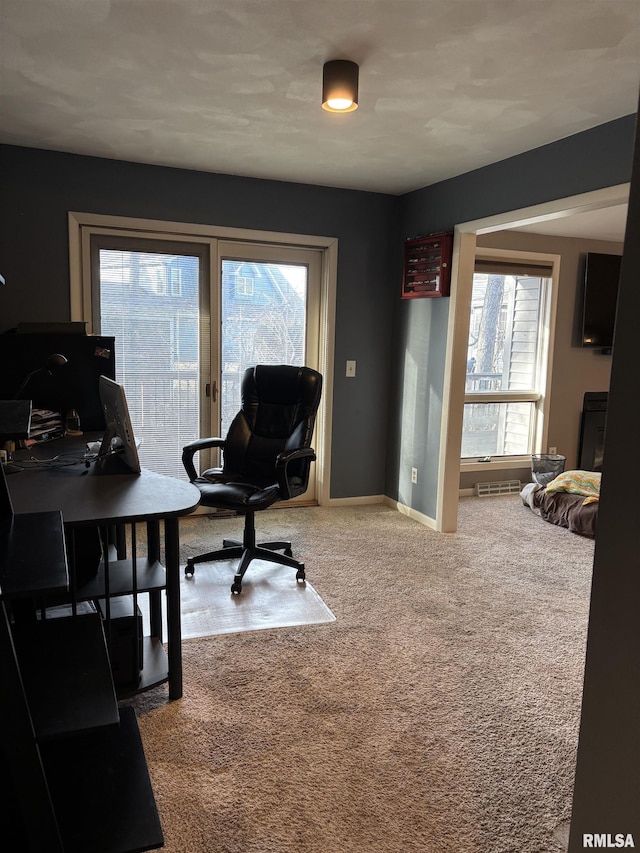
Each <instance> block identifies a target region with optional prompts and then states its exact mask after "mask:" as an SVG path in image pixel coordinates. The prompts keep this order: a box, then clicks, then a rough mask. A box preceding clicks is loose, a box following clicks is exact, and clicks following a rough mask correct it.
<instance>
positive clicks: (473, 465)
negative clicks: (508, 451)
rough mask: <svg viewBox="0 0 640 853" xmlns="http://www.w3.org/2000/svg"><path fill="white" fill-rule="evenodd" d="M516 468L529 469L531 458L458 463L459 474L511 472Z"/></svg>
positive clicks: (502, 458) (497, 457)
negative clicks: (496, 471)
mask: <svg viewBox="0 0 640 853" xmlns="http://www.w3.org/2000/svg"><path fill="white" fill-rule="evenodd" d="M517 468H528V469H531V456H496V457H495V458H494V459H492V461H491V462H481V461H480V460H479V459H474V460H471V461H469V462H460V473H464V472H465V471H489V470H491V469H496V470H503V471H504V470H513V469H517Z"/></svg>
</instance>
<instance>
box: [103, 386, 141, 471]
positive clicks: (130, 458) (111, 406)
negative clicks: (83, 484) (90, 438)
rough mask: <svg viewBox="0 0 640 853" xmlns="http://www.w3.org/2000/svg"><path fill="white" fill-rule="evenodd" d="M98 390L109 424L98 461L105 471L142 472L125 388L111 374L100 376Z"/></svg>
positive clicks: (106, 421) (105, 418)
mask: <svg viewBox="0 0 640 853" xmlns="http://www.w3.org/2000/svg"><path fill="white" fill-rule="evenodd" d="M99 390H100V402H101V404H102V411H103V414H104V420H105V424H106V428H105V431H104V436H103V438H102V445H101V447H100V451H99V453H98V465H99V466H100V469H101V470H102V471H103V472H104V473H114V474H115V473H127V472H128V473H131V474H139V473H140V458H139V456H138V445H137V443H136V439H135V436H134V433H133V427H132V425H131V418H130V417H129V407H128V405H127V397H126V395H125V392H124V388H123V387H122V385H120V384H119V383H118V382H114V381H113V379H109V377H108V376H101V377H100V380H99Z"/></svg>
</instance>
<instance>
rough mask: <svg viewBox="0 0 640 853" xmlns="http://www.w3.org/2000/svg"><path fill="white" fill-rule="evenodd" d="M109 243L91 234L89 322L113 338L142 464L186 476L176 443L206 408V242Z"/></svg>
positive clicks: (194, 432)
mask: <svg viewBox="0 0 640 853" xmlns="http://www.w3.org/2000/svg"><path fill="white" fill-rule="evenodd" d="M109 242H111V241H109V240H106V239H105V238H96V245H95V252H94V254H93V257H94V269H96V271H97V277H96V276H95V275H94V283H95V284H97V286H98V287H99V299H98V300H95V299H94V308H95V309H97V311H98V314H99V316H98V317H97V318H95V320H94V328H99V329H100V333H101V334H103V335H114V336H115V350H116V379H117V381H118V382H121V383H122V384H123V385H124V388H125V391H126V394H127V402H128V404H129V410H130V414H131V421H132V424H133V429H134V432H135V435H136V438H137V439H138V440H139V441H140V442H141V445H140V448H139V454H140V461H141V463H142V465H143V467H145V468H149V469H150V470H152V471H156V472H158V473H160V474H167V475H170V476H174V477H179V478H181V479H186V473H185V471H184V468H183V466H182V460H181V457H182V447H183V445H184V444H186V443H187V442H188V441H192V440H193V439H194V438H196V437H198V436H199V435H200V434H201V425H202V423H203V415H204V410H206V409H207V407H206V406H205V407H203V406H202V402H201V393H200V389H201V387H202V385H203V378H202V377H201V372H202V364H203V362H204V363H205V364H206V362H208V359H207V358H204V359H203V353H202V351H201V340H202V337H201V328H202V325H203V317H202V316H201V314H202V312H201V307H202V303H203V299H202V293H203V290H204V291H206V288H204V289H203V288H202V282H203V280H204V277H205V269H206V267H207V257H206V252H205V251H204V250H205V249H206V247H203V246H193V247H192V248H189V247H188V246H185V245H184V244H181V245H178V246H175V245H170V244H163V243H162V242H161V243H160V245H158V246H155V245H153V244H152V243H151V241H136V244H135V245H137V246H140V244H141V242H147V243H148V244H149V245H148V247H147V248H146V249H145V250H142V249H140V248H135V247H134V245H126V243H125V242H124V241H123V240H117V241H114V245H108V243H109ZM163 248H164V249H165V250H164V251H163V250H162V249H163ZM205 340H206V342H207V345H208V336H207V338H206V339H205ZM207 349H208V346H207ZM205 375H206V374H205ZM207 378H208V377H207ZM205 381H206V380H205ZM207 415H208V412H207ZM208 420H209V419H208V416H207V417H205V418H204V421H205V422H207V421H208Z"/></svg>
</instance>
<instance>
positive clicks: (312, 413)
mask: <svg viewBox="0 0 640 853" xmlns="http://www.w3.org/2000/svg"><path fill="white" fill-rule="evenodd" d="M321 392H322V376H321V375H320V374H319V373H318V372H317V371H315V370H312V369H311V368H309V367H292V366H290V365H273V366H272V365H264V364H259V365H257V366H256V367H250V368H248V369H247V370H246V371H245V374H244V377H243V379H242V408H241V410H240V411H239V412H238V414H237V415H236V416H235V418H234V419H233V421H232V423H231V426H230V427H229V432H228V433H227V437H226V438H225V439H222V438H203V439H200V440H198V441H192V442H190V443H189V444H187V445H186V446H185V447H184V448H183V451H182V462H183V464H184V467H185V469H186V471H187V474H188V475H189V479H190V480H191V482H192V483H193V484H194V485H196V486H197V487H198V488H199V489H200V494H201V498H200V503H201V504H202V505H204V506H209V507H216V508H218V509H230V510H234V511H235V512H236V513H237V514H238V515H244V517H245V522H244V534H243V541H242V543H240V542H236V541H231V540H224V541H223V543H222V544H223V547H222V548H221V549H220V550H217V551H211V552H209V553H207V554H201V555H200V556H197V557H190V558H189V559H188V560H187V564H186V566H185V570H184V571H185V574H186V575H187V576H192V575H193V574H194V572H195V569H194V565H195V563H209V562H213V561H214V560H229V559H233V558H236V557H239V558H240V562H239V564H238V567H237V569H236V573H235V577H234V579H233V584H232V585H231V592H233V593H235V594H238V593H239V592H240V590H241V589H242V578H243V577H244V574H245V572H246V571H247V568H248V566H249V563H250V562H251V561H252V560H255V559H260V560H268V561H270V562H272V563H281V564H282V565H285V566H290V567H291V568H294V569H296V580H299V581H303V580H304V579H305V570H304V563H301V562H299V561H298V560H295V559H294V558H293V556H292V553H291V542H262V543H260V544H256V531H255V519H254V516H255V513H256V512H258V511H260V510H263V509H267V507H269V506H271V504H273V503H275V502H276V501H285V500H290V499H291V498H295V497H298V495H301V494H303V492H305V491H306V489H307V486H308V483H309V472H310V470H311V463H312V462H313V461H314V460H315V458H316V455H315V452H314V450H313V448H312V447H311V446H310V445H311V436H312V434H313V426H314V423H315V418H316V412H317V410H318V405H319V403H320V394H321ZM210 447H220V448H222V453H223V456H222V459H223V465H222V468H210V469H209V470H207V471H204V472H203V473H202V474H201V475H200V476H198V474H197V472H196V469H195V466H194V463H193V457H194V455H195V454H196V453H197V452H199V451H200V450H204V449H206V448H210ZM278 551H282V552H283V553H282V554H280V553H276V552H278Z"/></svg>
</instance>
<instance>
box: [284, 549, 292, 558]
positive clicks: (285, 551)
mask: <svg viewBox="0 0 640 853" xmlns="http://www.w3.org/2000/svg"><path fill="white" fill-rule="evenodd" d="M284 555H285V557H293V553H292V551H291V548H285V549H284Z"/></svg>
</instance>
